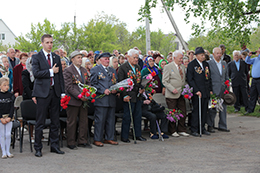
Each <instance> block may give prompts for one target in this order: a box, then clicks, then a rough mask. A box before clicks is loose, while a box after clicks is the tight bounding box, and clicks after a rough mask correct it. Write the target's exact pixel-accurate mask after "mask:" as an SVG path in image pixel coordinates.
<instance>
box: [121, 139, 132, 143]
mask: <svg viewBox="0 0 260 173" xmlns="http://www.w3.org/2000/svg"><path fill="white" fill-rule="evenodd" d="M121 141H122V142H125V143H130V140H129V139H124V138H121Z"/></svg>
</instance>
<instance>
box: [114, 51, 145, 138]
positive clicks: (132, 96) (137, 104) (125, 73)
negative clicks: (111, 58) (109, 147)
mask: <svg viewBox="0 0 260 173" xmlns="http://www.w3.org/2000/svg"><path fill="white" fill-rule="evenodd" d="M127 56H128V61H127V62H126V63H124V64H122V65H121V66H120V67H119V70H118V81H119V82H120V81H122V80H124V79H127V78H132V80H133V81H134V86H133V89H132V90H131V91H128V92H127V91H125V90H124V91H123V92H122V93H121V96H122V98H123V101H124V103H123V105H124V115H123V120H122V128H121V129H122V131H121V141H123V142H127V143H129V142H130V140H129V139H128V135H129V128H130V122H131V117H130V109H129V103H128V102H130V105H131V110H132V115H133V122H134V130H135V136H136V139H137V140H140V141H146V139H145V138H143V137H142V135H141V121H142V103H141V101H140V99H139V98H138V97H137V95H138V93H141V94H142V93H143V92H144V89H142V88H143V87H142V86H141V68H140V66H139V65H138V60H139V57H138V56H139V51H138V50H135V49H130V50H129V51H128V55H127Z"/></svg>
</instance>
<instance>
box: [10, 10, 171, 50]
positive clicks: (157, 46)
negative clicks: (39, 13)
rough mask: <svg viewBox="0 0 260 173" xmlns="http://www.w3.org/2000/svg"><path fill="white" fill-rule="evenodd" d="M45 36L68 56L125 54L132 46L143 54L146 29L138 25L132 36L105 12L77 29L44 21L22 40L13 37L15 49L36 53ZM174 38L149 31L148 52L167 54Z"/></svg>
mask: <svg viewBox="0 0 260 173" xmlns="http://www.w3.org/2000/svg"><path fill="white" fill-rule="evenodd" d="M45 33H49V34H51V35H52V36H53V38H54V42H53V44H54V47H53V50H55V49H58V48H60V47H63V48H64V49H65V50H66V51H67V53H68V55H69V53H71V52H72V51H74V50H76V49H80V50H82V49H85V50H88V51H89V50H93V51H96V50H103V52H112V51H113V50H114V49H118V50H119V51H120V52H121V53H125V52H126V51H128V50H129V49H130V48H133V47H135V46H136V47H138V48H139V49H140V50H141V51H142V53H143V54H146V35H145V27H143V26H140V27H138V28H137V29H136V30H135V31H133V32H132V33H131V32H129V31H128V30H127V29H126V23H124V22H121V21H120V20H119V19H117V18H116V16H114V15H110V16H109V15H106V14H104V13H100V14H98V15H96V16H95V18H94V19H92V20H90V21H89V22H88V23H87V24H83V25H82V26H79V27H77V26H76V25H75V24H74V23H62V24H61V29H59V30H58V29H56V26H55V25H54V24H51V23H50V21H48V20H47V19H45V20H44V22H43V24H41V23H38V24H35V25H34V24H32V25H31V31H30V32H29V33H27V34H26V35H25V37H24V36H22V35H21V36H19V37H18V38H16V40H17V41H18V43H19V44H17V45H16V46H15V48H17V49H19V50H21V51H24V52H29V51H32V50H37V51H39V50H40V49H41V48H42V46H41V41H40V38H41V36H42V35H43V34H45ZM174 38H175V36H174V34H172V33H171V34H168V35H165V34H164V33H163V32H162V31H161V30H160V29H159V30H158V31H152V32H151V49H152V50H159V51H160V52H161V53H162V54H163V55H167V54H168V52H170V51H174V49H175V44H174V42H173V40H174Z"/></svg>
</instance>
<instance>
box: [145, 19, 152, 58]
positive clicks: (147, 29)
mask: <svg viewBox="0 0 260 173" xmlns="http://www.w3.org/2000/svg"><path fill="white" fill-rule="evenodd" d="M145 24H146V25H145V26H146V54H147V55H148V51H149V50H151V40H150V23H149V19H148V18H147V17H146V18H145Z"/></svg>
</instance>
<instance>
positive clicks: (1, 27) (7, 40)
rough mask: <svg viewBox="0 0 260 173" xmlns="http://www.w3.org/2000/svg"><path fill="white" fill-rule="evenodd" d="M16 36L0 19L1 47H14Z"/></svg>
mask: <svg viewBox="0 0 260 173" xmlns="http://www.w3.org/2000/svg"><path fill="white" fill-rule="evenodd" d="M15 38H16V36H15V35H14V33H13V32H12V31H11V29H10V28H9V27H8V26H7V25H6V24H5V23H4V21H3V20H2V19H0V43H1V44H3V45H8V44H11V45H14V44H15V43H16V40H15Z"/></svg>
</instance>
